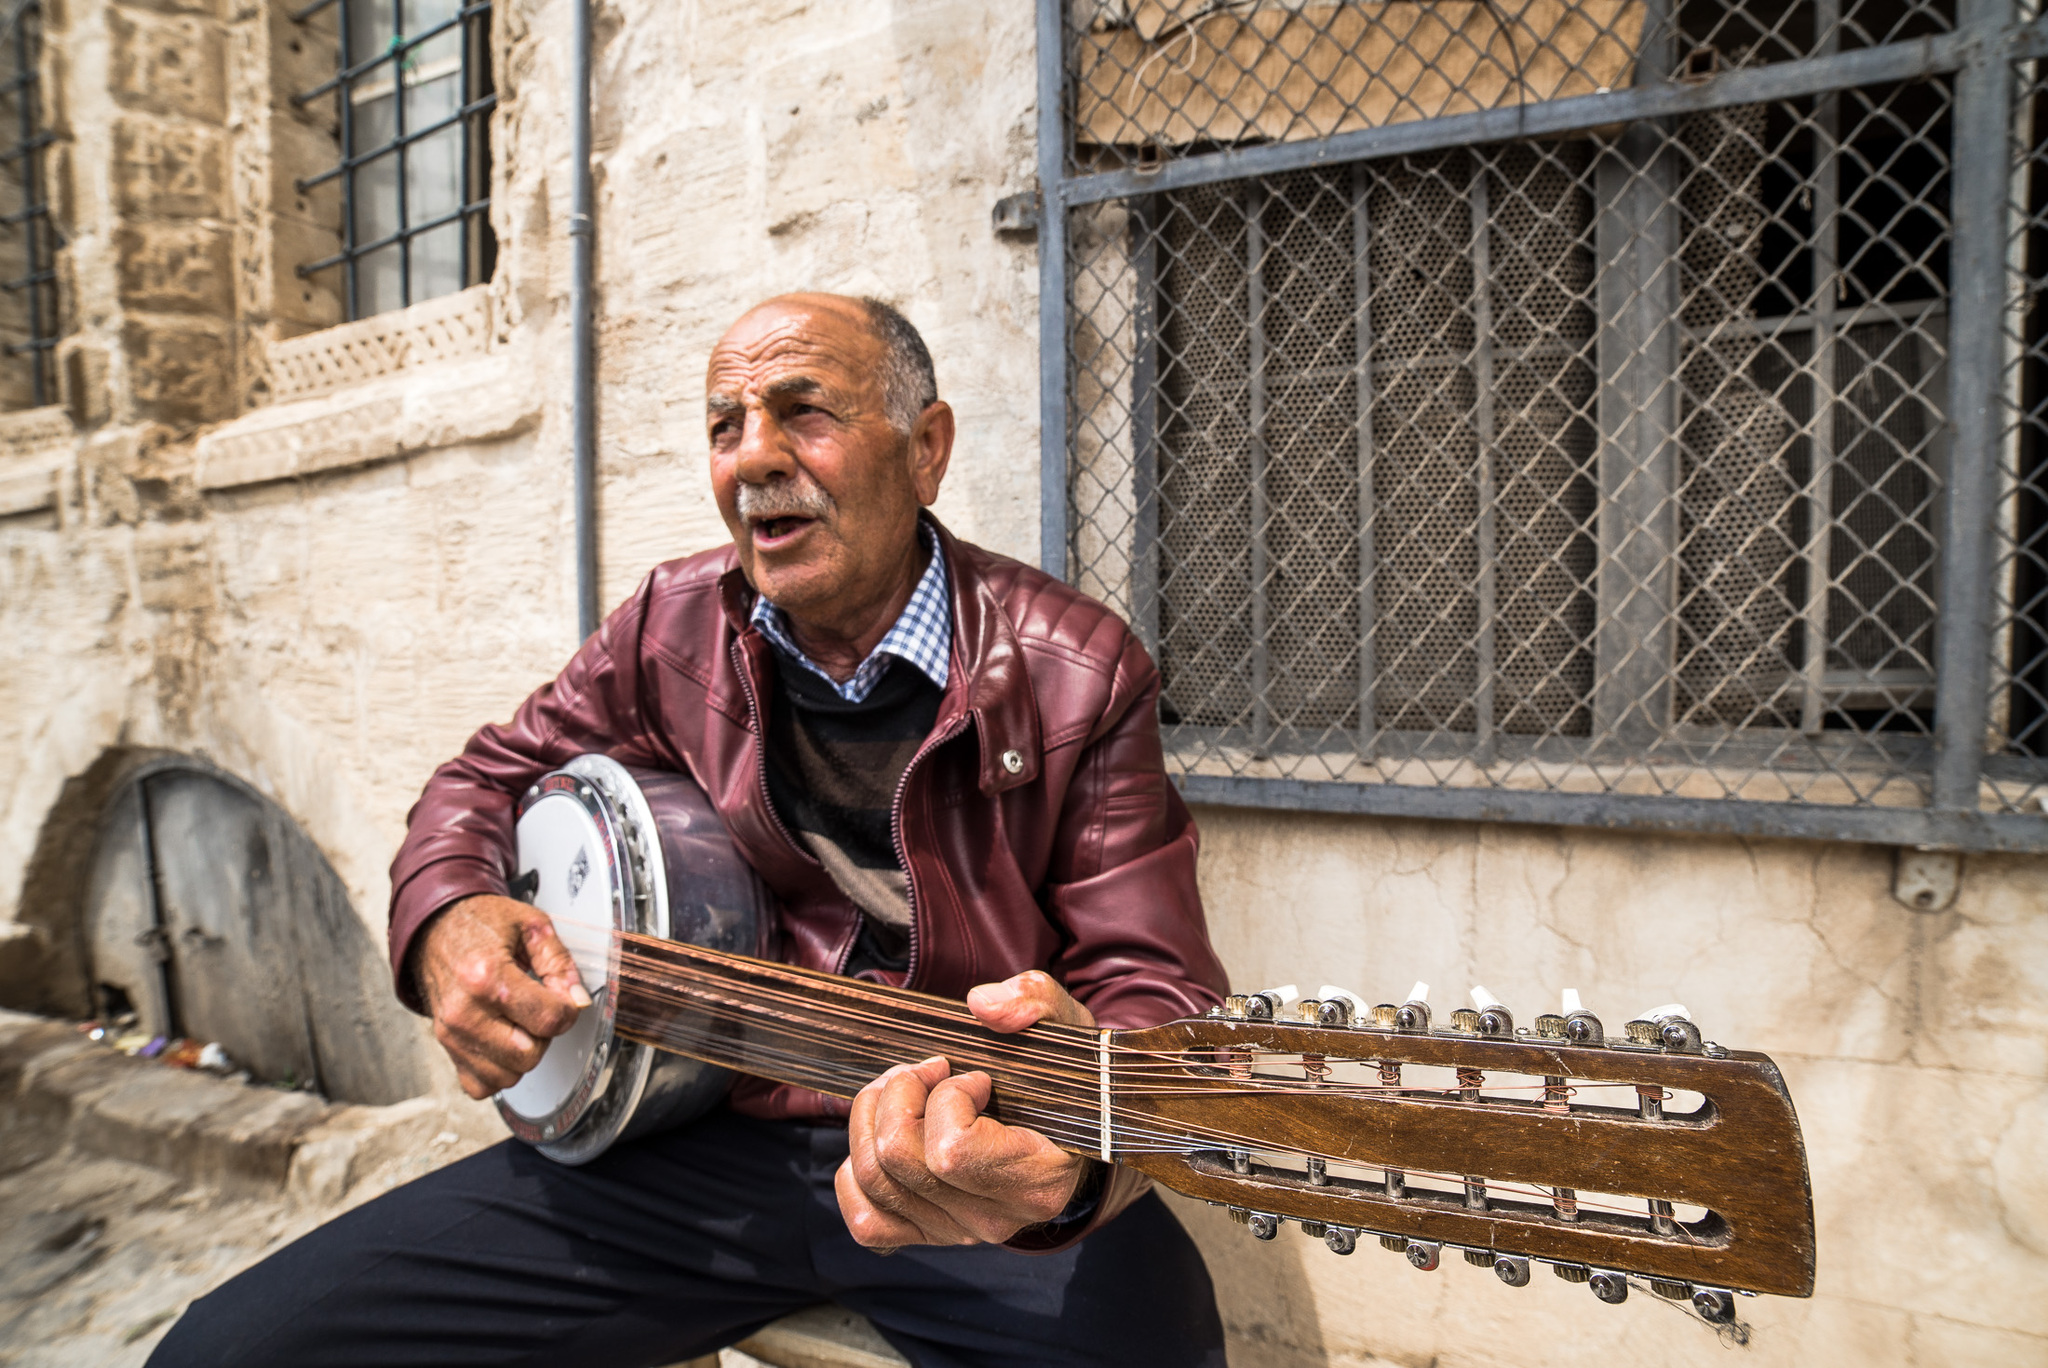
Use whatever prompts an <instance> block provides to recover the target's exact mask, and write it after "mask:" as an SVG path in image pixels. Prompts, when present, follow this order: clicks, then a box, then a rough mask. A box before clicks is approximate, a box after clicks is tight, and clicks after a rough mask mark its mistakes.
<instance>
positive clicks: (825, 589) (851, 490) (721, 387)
mask: <svg viewBox="0 0 2048 1368" xmlns="http://www.w3.org/2000/svg"><path fill="white" fill-rule="evenodd" d="M883 356H884V351H883V346H882V343H881V341H880V340H879V339H878V338H876V337H875V336H874V334H873V333H872V332H871V331H870V330H869V327H868V323H867V317H866V313H865V311H864V310H862V309H861V307H860V306H859V305H858V304H855V303H853V302H852V301H848V300H840V299H837V298H834V297H831V296H794V297H791V298H789V299H783V300H775V301H771V302H770V303H767V304H764V305H762V306H760V307H759V308H757V309H755V310H753V311H752V312H751V313H749V314H747V315H746V317H744V318H742V319H741V320H740V321H739V322H738V323H736V324H734V325H733V327H732V329H731V331H729V332H727V333H726V335H725V337H724V338H723V339H721V340H720V341H719V343H718V346H717V347H716V348H714V349H713V351H712V353H711V364H710V367H709V370H708V371H707V375H706V381H707V383H706V393H707V394H708V396H709V398H708V401H707V404H706V425H707V427H708V429H709V436H710V442H711V487H712V492H713V493H714V494H715V495H716V497H717V499H718V510H719V512H720V513H721V514H723V515H724V517H725V524H726V526H727V527H728V528H729V529H731V531H732V539H733V545H734V546H735V547H736V548H737V550H738V552H739V560H740V566H741V568H742V569H743V570H745V572H746V575H747V579H748V581H749V582H750V583H751V584H752V585H753V586H754V588H755V589H756V590H757V591H758V592H760V593H761V594H762V595H764V596H765V597H766V598H768V599H769V600H770V601H771V602H773V603H774V604H776V605H777V606H778V607H780V608H782V609H783V610H784V611H786V612H788V613H790V614H791V615H792V616H794V617H796V618H798V619H799V620H803V619H812V620H817V621H820V622H828V623H829V622H833V621H836V620H838V619H839V618H841V617H842V616H844V615H845V614H846V613H848V612H853V611H858V610H859V609H860V608H861V607H863V606H865V605H866V604H867V603H868V602H869V600H871V599H873V598H875V597H877V596H886V595H887V594H888V593H889V592H890V589H891V587H892V586H893V585H894V584H895V583H896V581H897V580H898V579H899V578H900V576H901V573H902V569H903V566H904V565H905V563H906V558H907V557H909V556H911V555H913V554H914V548H915V546H916V537H917V531H916V528H917V510H918V506H919V504H920V503H921V502H922V503H929V502H930V501H931V499H932V498H933V497H935V496H936V494H937V492H938V489H937V479H936V474H934V475H932V477H931V478H930V479H928V480H927V479H925V478H924V477H923V474H922V472H921V463H920V462H919V461H918V460H917V459H916V452H915V451H914V444H913V442H912V441H911V440H909V439H907V438H906V437H905V436H904V435H903V434H901V433H899V432H897V431H896V430H895V428H894V427H892V426H891V425H890V423H889V419H888V415H887V413H886V411H885V408H884V401H883V386H882V374H881V372H882V361H883ZM943 470H944V463H943V460H941V462H940V464H939V467H938V471H937V473H939V474H942V473H943ZM927 484H928V485H929V488H925V487H924V486H925V485H927Z"/></svg>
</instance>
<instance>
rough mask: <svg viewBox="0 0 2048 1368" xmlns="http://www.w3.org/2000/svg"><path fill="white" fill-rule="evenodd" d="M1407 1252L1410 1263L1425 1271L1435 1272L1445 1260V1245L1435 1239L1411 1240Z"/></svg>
mask: <svg viewBox="0 0 2048 1368" xmlns="http://www.w3.org/2000/svg"><path fill="white" fill-rule="evenodd" d="M1405 1252H1406V1253H1407V1255H1408V1262H1409V1263H1411V1264H1413V1265H1415V1267H1417V1268H1419V1269H1421V1270H1422V1271H1423V1272H1425V1273H1434V1272H1435V1271H1436V1266H1437V1264H1438V1263H1440V1262H1442V1260H1443V1253H1444V1247H1443V1246H1442V1245H1440V1244H1438V1243H1437V1242H1436V1241H1435V1240H1410V1241H1409V1242H1408V1247H1407V1249H1406V1251H1405Z"/></svg>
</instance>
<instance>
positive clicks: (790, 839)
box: [732, 639, 901, 958]
mask: <svg viewBox="0 0 2048 1368" xmlns="http://www.w3.org/2000/svg"><path fill="white" fill-rule="evenodd" d="M732 656H733V661H732V663H733V669H734V672H735V673H736V674H738V675H739V677H740V691H741V692H742V693H744V694H746V696H747V713H748V715H749V716H750V717H751V718H752V719H753V722H754V741H755V749H756V750H757V751H758V752H759V755H758V756H757V757H756V759H755V763H754V788H755V791H756V792H758V793H759V794H760V795H761V810H762V811H763V812H766V813H767V814H768V820H769V821H770V822H772V823H773V824H774V826H775V830H776V831H777V832H779V833H781V836H782V843H783V844H784V845H786V846H788V847H789V848H790V850H791V852H792V853H794V854H795V855H796V857H797V858H798V859H799V860H804V861H807V862H809V863H810V864H813V865H816V866H817V867H818V868H819V869H823V868H824V867H825V863H824V861H822V860H820V859H819V858H818V857H817V856H815V855H813V854H811V852H810V851H808V850H805V849H804V848H803V847H802V846H800V845H798V844H797V840H796V837H795V835H793V834H792V833H791V832H790V829H789V828H788V827H787V826H786V825H784V824H783V821H782V814H781V813H779V812H777V811H776V810H775V800H774V799H773V798H772V797H770V796H769V794H768V723H767V721H766V719H764V718H763V717H762V716H761V700H760V699H759V698H757V697H756V696H755V694H754V681H753V678H752V677H751V676H750V675H748V674H747V657H746V652H745V651H743V650H741V649H740V643H739V641H738V640H737V639H735V640H734V641H733V643H732ZM898 858H901V857H900V856H899V857H898ZM842 958H843V954H842Z"/></svg>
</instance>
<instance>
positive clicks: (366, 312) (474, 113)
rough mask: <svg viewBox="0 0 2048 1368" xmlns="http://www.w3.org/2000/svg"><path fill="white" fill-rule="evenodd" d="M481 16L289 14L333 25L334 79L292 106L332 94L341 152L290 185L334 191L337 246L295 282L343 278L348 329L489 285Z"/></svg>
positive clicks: (424, 0)
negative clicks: (325, 275) (324, 275)
mask: <svg viewBox="0 0 2048 1368" xmlns="http://www.w3.org/2000/svg"><path fill="white" fill-rule="evenodd" d="M490 16H491V6H490V5H489V4H488V3H467V4H466V3H462V2H461V0H314V3H313V4H310V5H307V6H306V7H305V8H303V9H301V10H299V11H297V12H296V13H295V14H294V15H293V16H292V17H293V19H294V20H295V21H296V22H298V23H301V24H312V23H333V24H334V25H335V30H336V32H335V37H336V39H337V46H338V53H339V60H338V64H337V67H338V69H337V70H336V72H335V75H334V77H333V79H331V80H328V81H324V82H322V83H321V84H319V85H317V86H315V87H313V88H312V89H311V90H307V91H302V92H300V93H299V94H297V95H294V96H293V97H292V99H293V102H294V103H296V104H299V105H306V104H309V103H311V102H312V101H314V100H317V99H320V98H322V97H323V96H328V95H332V96H333V97H334V99H335V102H336V110H337V125H338V130H339V142H340V153H341V158H340V160H339V162H337V163H336V164H335V165H334V166H332V167H330V168H328V169H327V170H325V171H322V172H321V173H319V174H318V175H314V176H308V177H306V178H304V179H302V180H300V181H299V182H298V188H299V190H300V191H301V192H304V191H307V190H311V189H313V188H314V187H316V186H320V185H324V184H326V183H327V182H329V181H334V180H339V181H340V183H341V241H342V246H341V250H340V251H339V252H336V253H335V254H334V255H332V256H329V257H324V258H322V259H321V260H319V261H314V262H308V263H306V264H305V265H302V266H300V267H299V274H300V275H301V276H311V275H315V274H317V273H319V272H321V271H328V270H334V269H336V268H339V269H340V270H341V271H342V272H343V284H342V293H343V298H344V300H345V303H346V307H347V311H348V316H349V317H350V318H352V319H353V318H367V317H369V316H370V315H372V314H379V313H384V312H386V311H388V310H391V309H402V308H404V307H406V306H407V305H410V304H417V303H420V302H421V301H423V300H427V299H433V298H436V297H438V296H441V295H446V294H452V293H454V292H455V291H457V290H460V289H463V288H465V287H466V286H469V285H473V284H475V283H477V282H478V281H481V280H487V279H489V278H490V274H491V271H492V268H493V265H494V262H495V258H496V253H497V242H496V239H495V237H494V236H493V235H492V233H491V227H490V219H489V210H490V177H491V169H490V143H489V137H488V133H489V126H490V111H491V110H492V109H493V108H494V107H495V106H496V105H497V100H498V97H497V93H496V91H495V89H494V87H493V85H492V79H491V60H490V51H491V50H490Z"/></svg>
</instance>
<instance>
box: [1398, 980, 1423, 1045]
mask: <svg viewBox="0 0 2048 1368" xmlns="http://www.w3.org/2000/svg"><path fill="white" fill-rule="evenodd" d="M1394 1029H1395V1030H1397V1031H1406V1032H1408V1033H1409V1034H1411V1035H1422V1034H1426V1033H1427V1032H1428V1031H1429V985H1428V984H1426V983H1423V982H1422V981H1421V980H1419V979H1418V980H1417V981H1416V984H1415V986H1414V987H1413V988H1411V989H1409V990H1408V1000H1407V1001H1406V1002H1404V1003H1402V1004H1401V1005H1400V1006H1399V1007H1398V1008H1396V1009H1395V1010H1394Z"/></svg>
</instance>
